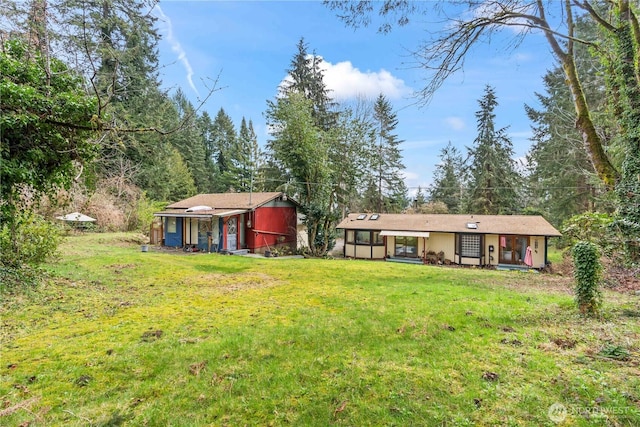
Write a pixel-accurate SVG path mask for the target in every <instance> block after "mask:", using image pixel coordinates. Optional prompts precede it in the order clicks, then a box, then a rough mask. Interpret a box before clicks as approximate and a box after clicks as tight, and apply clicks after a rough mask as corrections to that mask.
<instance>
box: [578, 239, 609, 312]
mask: <svg viewBox="0 0 640 427" xmlns="http://www.w3.org/2000/svg"><path fill="white" fill-rule="evenodd" d="M571 253H572V255H573V263H574V265H575V270H574V273H573V274H574V278H575V279H576V286H575V293H576V304H577V305H578V309H579V310H580V312H581V313H582V314H584V315H588V316H594V315H596V314H598V311H599V309H600V305H601V303H602V295H601V293H600V289H599V286H600V281H601V279H602V264H601V263H600V254H599V251H598V248H597V246H596V245H595V244H593V243H591V242H587V241H580V242H578V243H576V244H575V245H574V246H573V249H572V251H571Z"/></svg>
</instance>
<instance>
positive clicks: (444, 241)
mask: <svg viewBox="0 0 640 427" xmlns="http://www.w3.org/2000/svg"><path fill="white" fill-rule="evenodd" d="M427 251H433V252H435V253H438V252H440V251H442V252H444V257H445V259H449V260H451V261H453V258H454V255H455V251H456V239H455V234H453V233H430V235H429V239H428V240H427Z"/></svg>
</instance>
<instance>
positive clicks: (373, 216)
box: [369, 214, 380, 221]
mask: <svg viewBox="0 0 640 427" xmlns="http://www.w3.org/2000/svg"><path fill="white" fill-rule="evenodd" d="M378 218H380V215H379V214H373V215H371V217H369V219H370V220H371V221H375V220H377V219H378Z"/></svg>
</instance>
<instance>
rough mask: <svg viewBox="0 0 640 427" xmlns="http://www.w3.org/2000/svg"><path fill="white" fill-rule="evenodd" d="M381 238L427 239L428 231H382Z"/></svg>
mask: <svg viewBox="0 0 640 427" xmlns="http://www.w3.org/2000/svg"><path fill="white" fill-rule="evenodd" d="M380 235H381V236H403V237H405V236H406V237H429V232H428V231H394V230H382V231H381V232H380Z"/></svg>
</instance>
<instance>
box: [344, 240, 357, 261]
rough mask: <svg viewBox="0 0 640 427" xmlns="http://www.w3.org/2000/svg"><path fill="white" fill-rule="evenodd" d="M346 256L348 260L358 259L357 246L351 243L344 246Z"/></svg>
mask: <svg viewBox="0 0 640 427" xmlns="http://www.w3.org/2000/svg"><path fill="white" fill-rule="evenodd" d="M344 256H345V257H347V258H355V257H356V245H354V244H351V243H345V244H344Z"/></svg>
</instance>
